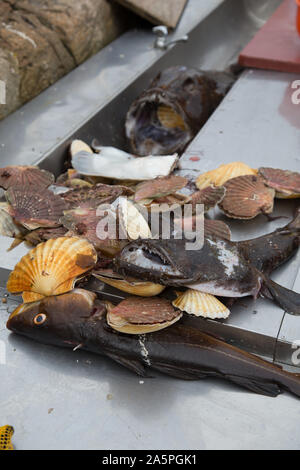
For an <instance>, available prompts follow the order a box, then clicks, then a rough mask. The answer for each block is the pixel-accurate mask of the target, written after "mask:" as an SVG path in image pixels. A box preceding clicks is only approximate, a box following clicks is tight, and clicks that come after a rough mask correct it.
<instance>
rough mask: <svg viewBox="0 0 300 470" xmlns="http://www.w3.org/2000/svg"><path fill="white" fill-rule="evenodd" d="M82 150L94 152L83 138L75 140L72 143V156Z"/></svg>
mask: <svg viewBox="0 0 300 470" xmlns="http://www.w3.org/2000/svg"><path fill="white" fill-rule="evenodd" d="M82 151H83V152H88V153H93V150H92V149H91V147H90V146H89V145H88V144H86V143H85V142H83V140H79V139H75V140H73V142H72V143H71V145H70V154H71V157H73V156H74V155H76V153H78V152H82Z"/></svg>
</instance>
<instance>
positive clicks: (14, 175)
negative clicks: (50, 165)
mask: <svg viewBox="0 0 300 470" xmlns="http://www.w3.org/2000/svg"><path fill="white" fill-rule="evenodd" d="M52 183H54V175H53V174H52V173H50V172H49V171H46V170H40V169H39V168H37V167H35V166H17V165H16V166H7V167H5V168H1V169H0V187H1V188H3V189H9V188H22V189H34V190H38V189H43V188H47V187H48V186H50V184H52Z"/></svg>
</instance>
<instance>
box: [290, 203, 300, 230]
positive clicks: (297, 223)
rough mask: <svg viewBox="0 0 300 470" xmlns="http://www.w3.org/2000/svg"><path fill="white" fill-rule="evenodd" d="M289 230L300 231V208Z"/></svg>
mask: <svg viewBox="0 0 300 470" xmlns="http://www.w3.org/2000/svg"><path fill="white" fill-rule="evenodd" d="M288 228H289V229H292V230H295V229H296V230H300V206H299V207H298V208H297V209H296V212H295V218H294V220H292V222H291V223H290V224H289V225H288Z"/></svg>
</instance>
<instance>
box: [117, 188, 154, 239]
mask: <svg viewBox="0 0 300 470" xmlns="http://www.w3.org/2000/svg"><path fill="white" fill-rule="evenodd" d="M119 221H120V227H121V228H122V229H123V231H124V234H125V238H128V239H129V240H137V239H139V238H152V234H151V230H150V228H149V225H148V223H147V221H146V220H145V218H144V217H143V216H142V214H141V212H140V211H139V210H138V208H137V207H136V206H135V205H134V204H133V203H132V202H131V201H129V200H128V199H127V198H123V197H121V198H119Z"/></svg>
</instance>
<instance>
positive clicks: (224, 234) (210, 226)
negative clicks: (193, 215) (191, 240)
mask: <svg viewBox="0 0 300 470" xmlns="http://www.w3.org/2000/svg"><path fill="white" fill-rule="evenodd" d="M204 234H205V236H206V237H214V238H225V240H230V239H231V231H230V228H229V227H228V225H227V224H225V222H222V220H209V219H205V220H204Z"/></svg>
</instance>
